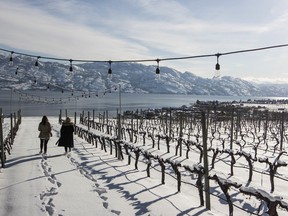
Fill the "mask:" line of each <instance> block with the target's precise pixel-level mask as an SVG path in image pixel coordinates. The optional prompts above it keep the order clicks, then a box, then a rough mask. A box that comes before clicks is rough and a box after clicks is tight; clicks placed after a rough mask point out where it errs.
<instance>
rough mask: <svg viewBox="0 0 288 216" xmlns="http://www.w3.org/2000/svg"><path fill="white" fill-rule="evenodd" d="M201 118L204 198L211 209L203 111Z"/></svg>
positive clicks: (207, 206)
mask: <svg viewBox="0 0 288 216" xmlns="http://www.w3.org/2000/svg"><path fill="white" fill-rule="evenodd" d="M201 120H202V138H203V150H204V158H203V159H204V161H203V162H204V170H205V174H204V181H205V198H206V208H207V209H208V210H210V209H211V205H210V184H209V178H208V176H209V168H208V151H207V127H206V123H207V122H206V116H205V111H202V113H201Z"/></svg>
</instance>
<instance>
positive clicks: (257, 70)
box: [0, 0, 288, 82]
mask: <svg viewBox="0 0 288 216" xmlns="http://www.w3.org/2000/svg"><path fill="white" fill-rule="evenodd" d="M0 27H1V31H0V47H1V48H6V49H9V50H13V51H19V52H25V53H29V54H33V55H34V54H35V55H42V56H51V57H59V58H67V59H70V58H71V59H87V60H101V61H102V60H103V61H106V60H107V61H108V60H112V61H113V60H133V59H157V58H160V59H161V58H169V57H182V56H195V55H203V54H216V53H224V52H230V51H237V50H245V49H253V48H259V47H266V46H273V45H279V44H287V43H288V1H287V0H241V1H236V0H234V1H232V0H217V1H216V0H179V1H173V0H105V1H104V0H86V1H82V0H70V1H68V0H61V1H59V0H47V1H43V0H9V1H4V0H2V1H1V4H0ZM287 59H288V47H284V48H278V49H272V50H264V51H259V52H249V53H240V54H235V55H227V56H221V57H220V58H219V63H220V65H221V75H222V76H226V75H227V76H234V77H240V78H243V79H247V80H253V81H278V82H286V81H287V82H288V76H287V75H288V70H287V67H288V61H287ZM67 63H68V62H67ZM147 64H151V65H156V62H149V63H147ZM215 64H216V57H215V58H214V57H209V58H196V59H188V60H177V61H163V62H160V66H168V67H173V68H175V69H176V70H179V71H181V72H185V71H189V72H191V73H194V74H196V75H198V76H202V77H207V78H211V77H213V76H214V73H215V72H214V68H215Z"/></svg>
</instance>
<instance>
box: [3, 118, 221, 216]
mask: <svg viewBox="0 0 288 216" xmlns="http://www.w3.org/2000/svg"><path fill="white" fill-rule="evenodd" d="M40 120H41V118H40V117H39V118H37V117H33V118H32V117H31V118H29V117H27V118H23V120H22V124H21V125H20V129H19V131H18V132H17V136H16V139H15V143H14V145H13V149H12V154H11V155H10V156H8V160H7V163H6V167H5V168H2V169H1V170H0V171H1V172H0V191H1V196H0V215H5V216H7V215H13V216H17V215H21V216H25V215H27V216H28V215H29V216H33V215H35V216H36V215H37V216H38V215H63V216H64V215H67V216H68V215H69V216H71V215H75V216H76V215H77V216H79V215H125V216H126V215H187V214H189V215H197V214H201V215H213V214H212V212H209V211H208V212H207V211H205V209H204V208H203V207H199V199H198V197H197V194H195V195H194V196H193V195H192V196H191V195H189V196H187V194H186V193H177V189H176V187H175V186H174V187H172V186H171V185H170V184H169V183H167V184H166V185H161V184H160V182H159V179H153V178H148V177H146V176H145V174H144V175H143V172H138V171H137V170H135V169H134V168H133V166H127V162H126V161H119V160H117V159H116V158H115V157H114V156H113V155H110V154H109V153H104V152H103V151H101V150H100V149H96V148H95V147H93V146H91V145H90V144H87V143H85V142H84V141H83V140H82V139H80V138H78V137H76V136H75V148H74V150H73V152H71V153H70V154H68V155H64V154H63V153H64V149H63V148H60V147H57V146H55V143H56V141H57V137H58V131H59V128H60V126H59V125H58V124H57V120H58V119H56V118H49V120H50V122H51V123H52V125H53V137H52V138H51V140H50V141H49V143H48V145H49V146H48V154H47V157H45V156H43V155H40V154H38V152H39V139H38V138H37V135H38V131H37V127H38V123H39V122H40ZM173 184H174V183H173ZM186 213H187V214H186ZM217 215H219V214H218V213H217ZM223 215H225V214H223Z"/></svg>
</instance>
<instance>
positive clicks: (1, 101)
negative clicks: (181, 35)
mask: <svg viewBox="0 0 288 216" xmlns="http://www.w3.org/2000/svg"><path fill="white" fill-rule="evenodd" d="M260 98H263V97H251V96H249V97H244V96H242V97H235V96H211V95H210V96H208V95H173V94H135V93H119V92H114V93H107V94H105V95H104V94H102V95H98V96H96V95H93V96H92V95H90V97H89V96H88V95H86V96H83V97H82V95H78V97H77V99H76V97H75V95H73V97H72V96H71V93H65V92H64V93H61V92H59V91H39V90H36V91H22V93H21V94H20V93H19V92H15V91H12V90H0V108H2V112H3V114H4V115H10V113H14V112H16V111H17V110H19V109H21V110H22V115H23V116H42V115H48V116H58V115H59V113H60V109H62V110H65V109H67V110H68V115H70V116H71V115H73V114H74V112H77V113H80V112H82V111H83V110H84V111H88V110H90V111H92V110H93V109H94V110H95V113H103V112H104V111H106V110H108V112H109V114H110V115H116V113H117V110H120V108H121V111H122V112H123V111H125V110H136V109H147V108H162V107H180V106H182V105H187V106H189V105H190V104H191V103H194V102H196V101H197V100H200V101H215V100H218V101H220V102H222V101H233V100H235V101H240V100H242V101H246V100H247V99H252V100H253V99H260ZM270 99H287V98H275V97H274V98H270ZM52 102H53V103H52ZM55 102H57V103H55Z"/></svg>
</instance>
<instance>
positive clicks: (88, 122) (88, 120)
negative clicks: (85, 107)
mask: <svg viewBox="0 0 288 216" xmlns="http://www.w3.org/2000/svg"><path fill="white" fill-rule="evenodd" d="M87 126H88V130H90V112H89V111H88V119H87Z"/></svg>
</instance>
